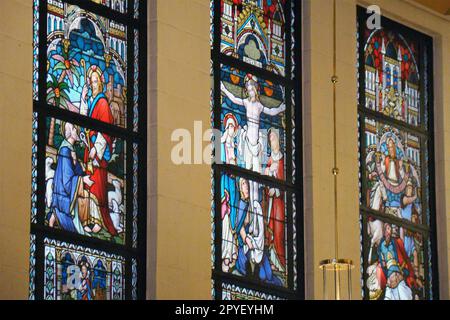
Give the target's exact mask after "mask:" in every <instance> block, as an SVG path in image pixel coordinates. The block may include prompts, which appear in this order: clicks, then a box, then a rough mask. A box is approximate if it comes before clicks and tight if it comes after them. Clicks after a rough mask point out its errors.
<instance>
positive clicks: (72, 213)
mask: <svg viewBox="0 0 450 320" xmlns="http://www.w3.org/2000/svg"><path fill="white" fill-rule="evenodd" d="M72 152H74V147H73V145H72V144H70V143H69V142H68V141H67V140H64V141H63V142H62V144H61V147H60V148H59V152H58V162H57V167H56V171H55V177H54V181H53V197H52V205H51V209H52V210H53V212H54V214H55V215H56V218H57V219H58V223H59V225H60V227H61V228H62V229H63V230H66V231H70V232H78V233H80V234H84V229H83V226H82V225H81V222H80V220H79V217H78V205H77V199H78V190H79V188H80V186H81V185H82V183H83V176H84V172H83V169H82V167H81V165H80V164H79V163H78V161H74V159H73V158H72Z"/></svg>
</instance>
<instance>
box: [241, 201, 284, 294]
mask: <svg viewBox="0 0 450 320" xmlns="http://www.w3.org/2000/svg"><path fill="white" fill-rule="evenodd" d="M248 210H249V203H248V201H245V200H242V199H241V200H240V201H239V207H238V213H237V224H236V234H237V236H238V259H237V261H236V270H237V271H238V272H239V273H240V274H241V275H243V276H246V275H247V263H248V261H249V260H250V250H248V251H247V252H246V249H245V248H244V246H245V245H246V244H245V239H243V238H242V235H241V233H240V230H241V229H242V228H244V230H245V233H246V234H248V233H249V224H247V225H245V218H246V217H247V214H248ZM258 266H259V271H258V278H259V280H261V281H263V282H265V283H269V284H273V285H277V286H282V285H283V283H282V281H281V280H280V279H279V278H278V277H276V276H275V275H274V274H273V272H272V267H271V265H270V261H269V258H268V256H267V251H266V248H265V249H264V254H263V258H262V260H261V263H260V264H259V265H258Z"/></svg>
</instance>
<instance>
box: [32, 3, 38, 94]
mask: <svg viewBox="0 0 450 320" xmlns="http://www.w3.org/2000/svg"><path fill="white" fill-rule="evenodd" d="M38 83H39V0H34V1H33V100H37V99H38V95H39V86H38Z"/></svg>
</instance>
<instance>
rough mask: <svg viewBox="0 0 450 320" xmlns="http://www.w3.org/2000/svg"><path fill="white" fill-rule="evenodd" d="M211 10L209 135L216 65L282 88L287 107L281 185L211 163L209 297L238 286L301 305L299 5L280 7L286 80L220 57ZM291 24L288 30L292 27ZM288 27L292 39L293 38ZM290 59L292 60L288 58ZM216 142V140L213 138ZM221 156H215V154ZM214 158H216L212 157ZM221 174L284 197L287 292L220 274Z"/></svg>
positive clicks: (217, 108)
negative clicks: (274, 190)
mask: <svg viewBox="0 0 450 320" xmlns="http://www.w3.org/2000/svg"><path fill="white" fill-rule="evenodd" d="M214 1H215V3H214V6H213V10H214V13H213V26H214V29H213V30H214V31H213V47H212V49H211V60H212V72H213V123H214V129H216V130H219V131H220V130H221V89H220V83H221V76H220V73H221V65H222V64H223V65H227V66H230V67H234V68H236V69H237V70H240V71H243V72H246V73H250V74H253V75H255V76H256V77H258V79H264V80H268V81H271V82H272V83H274V84H278V85H281V86H283V87H284V88H285V104H286V119H287V121H286V129H285V132H286V152H285V154H286V161H285V163H286V180H285V181H280V180H277V179H275V178H272V177H268V176H264V175H259V174H257V173H255V172H253V171H251V170H246V169H244V168H241V167H237V166H233V165H228V164H219V163H213V165H212V168H213V179H214V186H215V189H214V208H215V217H214V226H215V227H214V233H215V236H214V267H213V270H212V280H213V283H214V287H213V290H214V296H215V298H216V299H217V300H221V299H222V284H223V283H226V284H230V285H237V286H239V287H241V288H246V289H251V290H256V291H259V292H262V293H265V294H269V295H273V296H276V297H279V298H281V299H290V300H302V299H304V298H305V294H304V291H305V290H304V250H303V248H304V237H303V235H304V231H303V228H304V212H303V162H302V161H303V140H302V131H303V129H302V110H303V104H302V59H301V47H302V36H301V35H302V30H301V28H302V24H301V17H302V3H303V2H302V1H298V0H297V1H296V0H286V5H285V11H284V12H285V14H286V21H285V30H286V31H285V39H286V44H285V48H286V66H285V76H281V75H277V74H275V73H273V72H270V71H267V70H265V69H262V68H258V67H255V66H252V65H250V64H247V63H245V62H243V61H241V60H239V59H236V58H233V57H231V56H228V55H225V54H223V53H221V51H220V45H221V4H220V0H214ZM291 5H295V6H294V14H295V19H294V21H292V19H293V17H292V12H291ZM292 23H293V24H292ZM292 26H293V30H294V34H292ZM292 36H293V38H294V40H295V47H294V49H293V50H291V48H292ZM292 55H294V56H292ZM292 58H294V61H295V66H296V67H295V70H296V71H295V73H294V74H293V73H292ZM292 92H294V108H295V109H293V108H292V107H293V105H292ZM293 112H295V119H294V121H295V127H294V128H293V127H292V117H293ZM293 138H294V140H295V153H296V156H295V160H294V161H295V166H296V168H295V171H294V170H293V156H292V155H293ZM216 139H217V137H216ZM215 152H220V151H215ZM216 158H219V157H217V156H216ZM222 173H230V174H233V175H237V176H240V177H243V178H245V179H248V180H252V181H255V182H258V183H262V184H266V185H269V186H274V187H276V188H279V189H280V190H283V191H285V192H286V194H287V202H286V210H287V216H286V218H287V221H286V226H287V270H288V281H287V284H288V285H287V288H284V287H278V286H274V285H269V284H265V283H262V282H260V281H254V280H250V279H246V278H244V277H239V276H236V275H232V274H228V273H224V272H222V269H221V261H222V259H221V252H222V247H221V245H222V223H221V211H220V207H221V206H220V201H221V195H220V181H221V174H222ZM294 195H295V199H296V224H295V230H296V241H295V243H294V242H293V232H294V223H293V205H292V199H293V196H294ZM294 246H295V247H296V262H295V265H294V260H293V256H294ZM294 268H295V269H296V271H297V280H296V289H294V288H295V287H294V276H293V274H294V272H293V271H294Z"/></svg>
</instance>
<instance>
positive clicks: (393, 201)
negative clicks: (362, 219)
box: [363, 118, 423, 224]
mask: <svg viewBox="0 0 450 320" xmlns="http://www.w3.org/2000/svg"><path fill="white" fill-rule="evenodd" d="M365 134H366V136H365V141H366V145H365V149H366V160H365V165H366V181H367V183H366V185H365V186H364V189H363V190H364V192H365V193H366V199H367V203H366V206H367V207H368V208H370V209H372V210H376V211H380V212H382V213H385V214H388V215H392V216H394V217H397V218H400V219H405V220H407V221H409V222H412V223H418V224H420V223H422V222H423V214H422V180H421V172H422V170H421V159H420V149H421V145H420V139H419V137H418V136H416V135H414V134H411V133H407V132H405V131H402V130H399V129H397V128H395V127H393V126H390V125H387V124H384V123H381V122H379V121H376V120H372V119H370V118H366V120H365Z"/></svg>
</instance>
